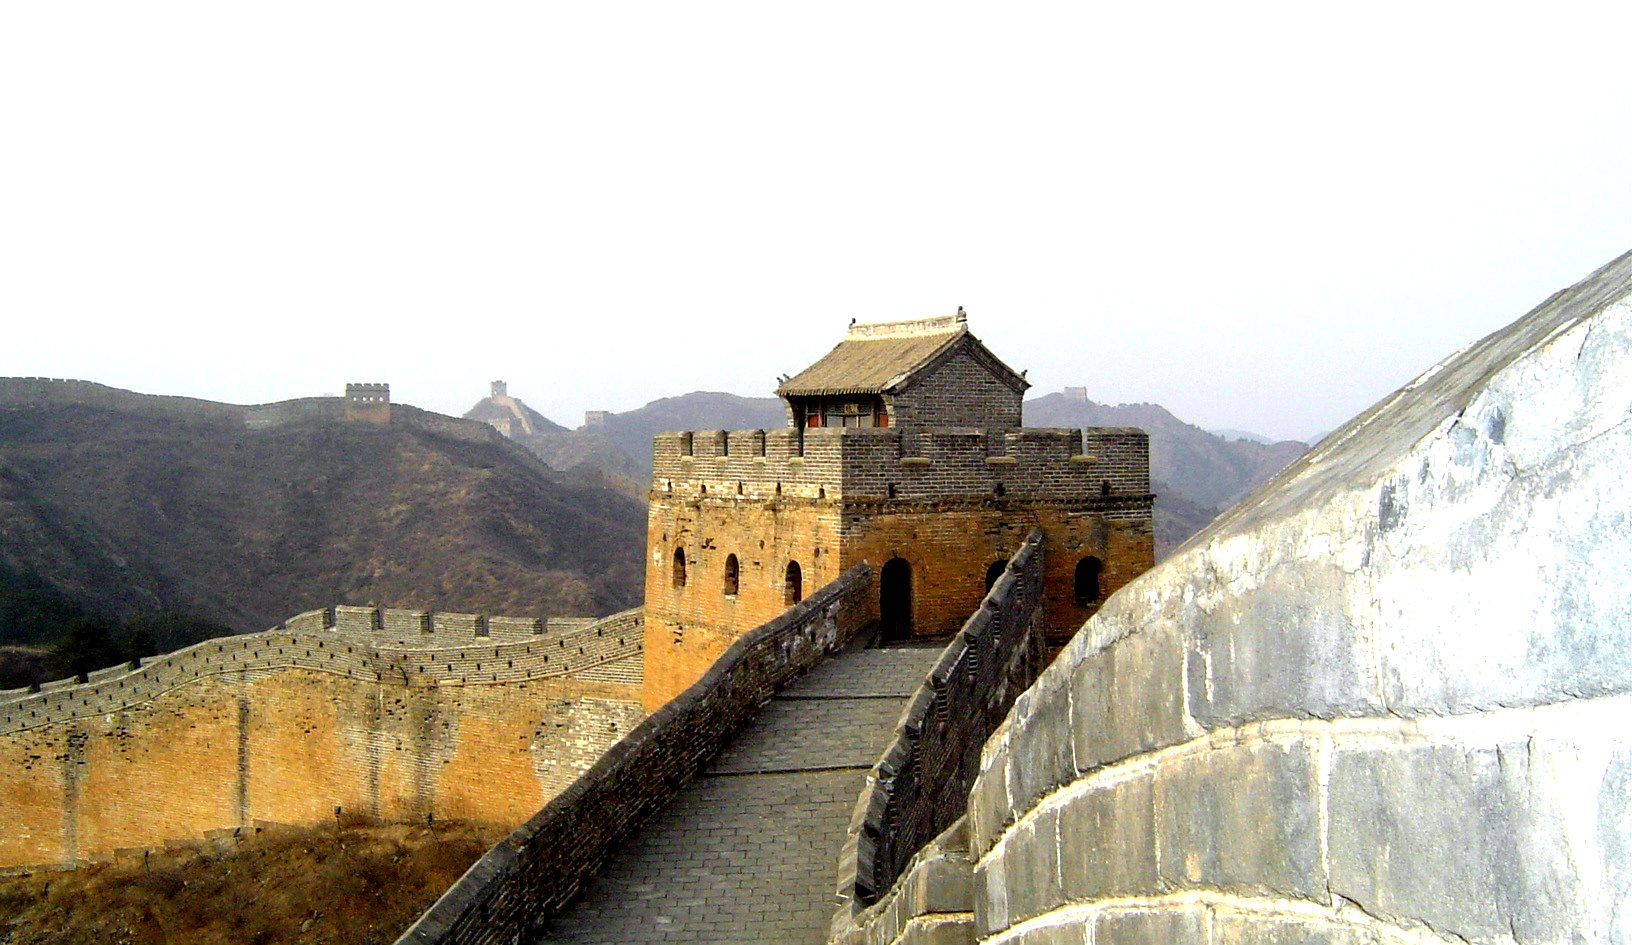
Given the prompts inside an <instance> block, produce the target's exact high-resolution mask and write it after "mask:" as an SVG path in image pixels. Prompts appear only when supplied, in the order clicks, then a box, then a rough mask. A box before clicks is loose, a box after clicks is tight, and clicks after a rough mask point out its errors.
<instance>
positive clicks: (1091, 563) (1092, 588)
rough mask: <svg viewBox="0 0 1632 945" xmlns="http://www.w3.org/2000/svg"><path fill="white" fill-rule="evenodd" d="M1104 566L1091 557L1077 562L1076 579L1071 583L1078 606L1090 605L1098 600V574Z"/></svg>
mask: <svg viewBox="0 0 1632 945" xmlns="http://www.w3.org/2000/svg"><path fill="white" fill-rule="evenodd" d="M1104 567H1105V566H1104V564H1103V563H1101V562H1100V560H1099V559H1098V558H1096V557H1094V556H1093V555H1089V556H1088V557H1086V558H1083V559H1082V560H1081V561H1078V562H1077V573H1076V578H1075V580H1074V581H1073V582H1072V586H1073V588H1074V589H1075V595H1074V596H1075V597H1076V599H1077V603H1078V604H1092V603H1093V602H1094V601H1096V600H1099V573H1100V571H1101V570H1103V569H1104Z"/></svg>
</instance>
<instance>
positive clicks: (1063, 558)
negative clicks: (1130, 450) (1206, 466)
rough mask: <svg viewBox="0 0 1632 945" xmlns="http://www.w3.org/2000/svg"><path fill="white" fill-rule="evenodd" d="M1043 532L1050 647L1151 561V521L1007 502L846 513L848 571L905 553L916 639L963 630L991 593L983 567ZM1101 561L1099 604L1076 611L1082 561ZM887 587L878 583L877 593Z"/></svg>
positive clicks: (876, 565)
mask: <svg viewBox="0 0 1632 945" xmlns="http://www.w3.org/2000/svg"><path fill="white" fill-rule="evenodd" d="M1034 525H1036V526H1041V527H1042V529H1043V534H1044V554H1043V562H1044V581H1045V585H1046V590H1045V591H1044V597H1043V608H1044V617H1043V620H1044V625H1045V627H1046V628H1047V630H1048V636H1049V638H1050V641H1051V642H1055V641H1063V640H1064V639H1068V638H1069V637H1070V636H1071V634H1073V633H1075V632H1076V630H1077V628H1078V627H1080V626H1082V623H1083V621H1085V620H1087V619H1088V617H1089V616H1091V615H1092V614H1093V613H1094V611H1095V610H1097V609H1098V608H1099V601H1102V600H1104V598H1105V597H1107V596H1109V595H1110V594H1111V593H1113V592H1115V591H1116V590H1117V589H1118V588H1120V587H1121V586H1122V585H1124V584H1126V583H1127V582H1128V581H1130V580H1132V579H1133V578H1134V577H1135V576H1137V575H1138V574H1140V573H1142V572H1143V571H1144V570H1146V569H1148V568H1149V567H1151V565H1152V564H1154V558H1155V550H1154V543H1153V540H1152V535H1151V530H1150V523H1149V520H1148V518H1147V519H1144V520H1143V521H1140V520H1138V519H1137V518H1136V519H1134V520H1132V521H1118V520H1116V518H1115V516H1114V514H1113V515H1107V514H1100V513H1089V512H1084V511H1081V510H1080V509H1073V508H1070V507H1062V506H1054V507H1049V506H1039V505H1028V506H1025V507H1011V506H1005V505H1003V504H1002V503H996V502H992V503H974V504H961V505H960V504H958V503H952V502H946V503H923V504H914V503H891V504H890V505H889V506H887V507H885V509H883V510H881V511H879V512H877V513H873V514H868V513H861V512H851V513H847V515H846V520H845V530H844V540H843V543H842V545H843V548H844V551H843V553H842V555H841V558H842V560H841V561H840V564H841V566H843V567H849V566H851V565H853V564H857V563H861V562H865V563H867V564H868V565H869V566H870V567H872V569H873V574H874V577H875V579H876V578H878V577H879V576H880V571H881V569H882V567H883V565H884V563H885V562H886V561H889V560H890V559H891V558H895V557H899V558H901V559H903V560H905V561H906V562H907V564H908V565H909V566H910V568H911V574H912V616H913V620H912V623H913V626H912V632H913V635H914V636H915V637H935V636H945V635H948V634H951V633H955V632H957V630H958V629H959V628H961V627H962V626H963V622H964V621H965V620H967V619H968V618H969V615H970V614H971V613H973V612H974V610H975V608H976V607H978V606H979V605H980V600H981V598H982V597H984V596H985V594H986V570H987V568H988V567H989V566H990V565H991V564H992V563H993V562H996V561H1007V560H1008V559H1009V557H1010V556H1011V555H1013V554H1014V553H1015V551H1017V550H1018V549H1019V547H1020V545H1021V543H1022V542H1024V541H1025V538H1026V534H1027V533H1028V532H1030V531H1031V528H1032V527H1033V526H1034ZM1089 555H1093V556H1095V557H1098V558H1099V559H1100V560H1101V561H1102V562H1104V565H1105V567H1104V571H1103V572H1102V575H1101V579H1100V588H1101V593H1100V597H1099V601H1093V602H1090V603H1089V604H1086V605H1082V606H1079V605H1078V604H1077V603H1076V601H1075V598H1074V594H1073V578H1074V576H1075V569H1076V565H1077V562H1078V561H1080V560H1081V559H1083V558H1084V557H1087V556H1089ZM878 587H880V585H879V584H878V583H876V581H875V588H878Z"/></svg>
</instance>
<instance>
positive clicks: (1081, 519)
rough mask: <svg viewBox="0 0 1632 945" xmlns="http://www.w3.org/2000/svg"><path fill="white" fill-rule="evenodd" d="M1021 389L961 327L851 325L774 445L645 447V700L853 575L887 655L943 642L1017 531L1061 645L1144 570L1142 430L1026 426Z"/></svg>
mask: <svg viewBox="0 0 1632 945" xmlns="http://www.w3.org/2000/svg"><path fill="white" fill-rule="evenodd" d="M1027 386H1028V385H1027V383H1026V381H1025V379H1024V378H1023V377H1022V376H1021V375H1019V374H1017V373H1015V372H1014V371H1013V370H1012V369H1011V368H1009V367H1008V366H1007V365H1005V364H1004V363H1003V362H1002V361H1001V360H999V359H998V358H997V357H996V356H995V355H993V354H992V353H991V351H989V350H988V349H987V348H986V346H985V345H984V344H982V343H981V342H980V340H979V339H978V338H976V337H975V336H974V335H973V334H971V333H970V332H969V329H968V324H967V320H966V318H965V316H964V313H963V311H962V310H961V309H960V310H959V311H958V314H956V315H953V316H946V317H942V318H931V319H920V320H915V321H904V322H888V323H880V324H865V325H857V324H852V325H851V326H850V328H849V330H848V331H847V332H846V334H845V336H844V339H843V340H842V341H840V343H839V344H838V346H837V347H835V348H834V349H833V350H832V351H830V352H828V353H827V355H825V356H824V357H822V358H821V359H820V360H818V361H817V362H816V363H815V364H812V365H811V366H810V367H808V368H806V369H805V370H804V371H801V372H800V373H799V374H797V375H795V376H793V377H791V378H784V379H783V380H782V383H781V384H780V386H779V387H778V388H777V391H776V392H777V394H778V395H779V396H780V397H781V398H782V399H783V402H784V403H785V405H786V407H787V416H788V425H787V426H786V427H785V428H782V429H779V430H745V431H732V432H728V431H724V430H709V431H694V432H686V433H664V434H660V435H659V436H658V437H656V439H655V440H654V442H653V445H652V470H653V471H652V476H653V479H652V491H651V496H650V504H649V510H650V511H649V513H648V520H647V552H648V559H647V565H646V609H645V626H646V631H645V632H646V645H645V658H646V682H645V701H646V705H647V708H648V710H650V709H654V708H656V707H657V706H659V705H661V704H662V703H664V702H666V701H667V700H668V699H670V698H672V697H673V696H674V695H675V694H676V693H678V692H680V691H681V690H683V689H684V688H685V687H686V686H688V685H690V684H691V683H692V682H693V681H695V680H696V679H697V678H698V677H699V676H701V675H702V673H703V672H704V671H706V669H707V668H708V666H709V665H710V664H711V663H712V662H713V661H714V659H715V658H716V657H718V656H719V654H720V653H722V652H723V651H724V650H725V648H726V647H727V646H729V645H730V643H731V642H732V641H733V640H735V639H736V638H737V637H738V636H740V635H741V634H743V633H745V632H746V631H748V630H751V629H753V628H754V627H756V626H759V625H760V624H762V623H764V622H765V621H767V620H769V619H771V618H773V617H775V616H776V615H777V614H779V613H781V612H782V611H783V610H784V609H786V608H787V607H788V606H790V605H792V604H794V603H797V602H798V601H799V600H801V599H802V598H803V596H804V595H805V594H807V593H808V592H810V591H812V590H814V589H815V588H817V587H820V586H821V585H823V584H826V583H827V582H828V581H831V580H833V579H834V578H836V577H837V576H838V575H839V574H841V573H843V572H844V571H845V570H846V569H848V568H850V567H851V566H853V565H855V564H857V563H861V562H865V563H866V564H867V566H868V567H870V568H872V569H873V572H874V575H875V578H876V582H877V591H878V595H877V606H878V617H879V621H880V625H881V630H882V637H883V639H884V640H885V641H900V640H909V639H917V638H933V637H938V636H944V635H948V634H951V633H954V632H956V631H957V629H958V628H959V627H960V626H961V625H962V624H963V621H964V620H965V619H967V618H968V616H969V615H970V614H971V613H972V612H973V611H974V609H975V607H976V606H978V605H979V603H980V599H981V597H982V596H984V594H985V592H986V590H987V589H988V588H989V587H990V586H991V583H992V582H993V581H995V580H996V579H997V577H998V576H999V575H1001V573H1002V568H1003V565H1004V563H1005V562H1006V561H1007V560H1008V558H1009V556H1010V555H1012V554H1013V553H1014V551H1015V550H1016V549H1017V548H1018V547H1019V546H1020V544H1021V542H1022V541H1024V540H1025V537H1026V535H1027V534H1028V533H1029V532H1030V530H1031V528H1032V527H1033V526H1034V525H1035V526H1041V527H1042V529H1043V531H1044V535H1045V544H1044V561H1045V580H1046V583H1047V587H1046V589H1045V592H1044V608H1043V612H1044V620H1045V622H1046V625H1047V628H1048V630H1049V631H1050V634H1051V637H1052V638H1053V639H1055V640H1057V641H1063V640H1064V639H1067V638H1068V637H1069V635H1070V634H1071V633H1073V632H1075V630H1076V629H1077V627H1079V626H1081V625H1082V622H1083V621H1084V620H1086V619H1087V618H1088V616H1090V615H1091V614H1092V613H1093V612H1094V611H1095V610H1097V609H1098V607H1099V604H1100V602H1101V601H1103V600H1104V599H1105V598H1106V597H1107V596H1108V595H1109V594H1110V593H1111V592H1113V591H1115V590H1116V589H1117V588H1119V587H1121V586H1122V585H1123V584H1126V583H1127V582H1128V581H1130V580H1132V579H1133V578H1134V577H1135V576H1137V575H1138V574H1140V573H1142V572H1143V571H1145V570H1146V569H1148V568H1149V567H1151V566H1152V565H1153V564H1154V563H1155V545H1154V539H1153V532H1152V527H1151V501H1152V496H1151V493H1150V446H1149V440H1148V438H1147V437H1146V435H1145V433H1144V431H1142V430H1135V429H1130V428H1094V429H1090V430H1088V431H1081V430H1055V429H1023V428H1022V427H1021V425H1020V423H1021V402H1022V398H1023V396H1024V393H1025V390H1026V387H1027Z"/></svg>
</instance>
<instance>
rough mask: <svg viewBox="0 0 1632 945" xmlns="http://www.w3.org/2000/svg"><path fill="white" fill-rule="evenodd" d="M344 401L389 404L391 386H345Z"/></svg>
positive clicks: (368, 384)
mask: <svg viewBox="0 0 1632 945" xmlns="http://www.w3.org/2000/svg"><path fill="white" fill-rule="evenodd" d="M500 383H503V382H502V381H501V382H500ZM346 399H347V400H350V401H361V402H365V403H390V402H391V385H390V384H379V383H366V384H347V385H346Z"/></svg>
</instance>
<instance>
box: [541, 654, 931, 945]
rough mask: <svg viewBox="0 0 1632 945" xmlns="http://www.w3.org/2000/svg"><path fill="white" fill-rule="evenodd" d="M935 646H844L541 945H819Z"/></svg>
mask: <svg viewBox="0 0 1632 945" xmlns="http://www.w3.org/2000/svg"><path fill="white" fill-rule="evenodd" d="M939 655H940V647H939V646H934V647H902V648H891V649H853V650H849V651H846V652H844V653H841V654H839V655H838V656H835V657H833V658H831V659H829V660H828V661H827V662H826V663H823V664H822V665H821V666H818V667H817V668H816V669H814V670H812V671H811V672H810V673H808V674H807V675H805V676H804V677H803V678H801V679H800V680H799V681H798V682H796V683H794V684H793V685H791V686H789V687H788V688H787V689H786V690H784V691H783V692H782V693H780V694H779V695H778V696H777V697H776V698H775V699H773V700H772V701H771V702H770V703H769V704H768V705H766V706H765V708H764V709H762V710H761V711H760V713H759V715H758V716H757V717H755V719H754V720H753V721H752V722H750V723H749V724H748V726H747V727H746V728H744V729H743V731H742V733H741V734H740V735H738V736H737V738H736V739H735V741H733V743H732V744H731V745H730V746H728V747H727V748H726V750H725V751H724V752H722V753H721V755H720V757H719V758H718V759H716V761H715V763H714V764H713V765H712V766H710V768H709V770H708V771H707V773H705V774H703V775H702V776H700V777H698V778H697V780H696V781H694V782H693V783H692V784H691V785H689V786H688V787H687V788H686V789H685V790H684V791H682V792H681V794H680V795H679V796H678V797H676V798H675V800H674V801H673V803H671V804H670V805H669V807H668V808H667V809H666V810H665V811H664V812H663V813H662V814H660V815H658V817H657V818H656V819H654V820H653V821H652V822H651V823H650V824H648V825H647V826H646V827H645V828H644V829H642V830H641V831H640V833H639V835H638V836H637V837H636V838H635V840H634V841H632V842H631V843H630V844H629V845H628V846H626V847H625V848H624V849H622V850H620V851H618V852H617V853H615V854H613V855H612V857H611V858H609V860H608V861H607V865H606V867H605V868H604V869H603V870H602V872H601V875H600V876H599V877H597V878H596V879H595V881H594V882H592V883H591V884H590V885H589V886H588V887H587V888H586V889H585V890H584V892H583V893H582V894H581V895H580V896H579V897H578V899H577V900H575V901H574V902H573V904H572V905H570V906H568V907H567V908H566V909H565V910H563V912H562V913H561V914H560V915H559V916H557V917H556V919H555V920H554V921H553V923H552V924H551V926H550V928H549V929H548V930H547V931H546V932H545V934H544V937H543V938H542V939H540V940H539V942H540V945H568V943H570V945H603V943H604V945H612V943H617V945H650V943H708V945H735V943H742V945H750V943H751V945H782V943H787V945H798V943H808V945H820V943H822V942H825V941H826V939H827V931H828V924H829V923H830V922H831V921H832V918H833V910H834V904H833V884H834V882H835V881H836V879H837V876H838V859H839V847H840V846H841V845H843V843H844V833H845V828H846V827H847V826H848V825H849V821H850V811H851V809H852V808H853V807H854V806H855V803H856V797H857V796H858V795H859V794H860V793H861V789H862V786H863V784H864V783H865V781H866V777H867V770H868V769H869V768H871V767H872V766H873V764H874V762H876V761H877V760H878V756H879V755H880V754H881V753H882V752H883V750H884V747H885V746H886V745H887V744H888V743H889V740H890V737H891V735H892V733H893V731H894V729H895V723H896V722H897V720H898V719H899V718H900V715H901V710H902V709H904V708H906V703H907V698H908V697H909V696H911V694H912V692H913V691H914V690H915V689H916V688H917V687H918V685H919V684H920V683H921V682H922V681H923V678H924V675H925V674H926V673H928V672H929V670H930V668H931V667H932V666H933V665H934V663H935V659H936V657H937V656H939Z"/></svg>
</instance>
